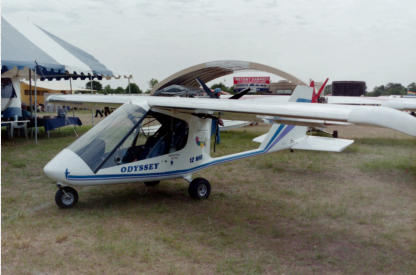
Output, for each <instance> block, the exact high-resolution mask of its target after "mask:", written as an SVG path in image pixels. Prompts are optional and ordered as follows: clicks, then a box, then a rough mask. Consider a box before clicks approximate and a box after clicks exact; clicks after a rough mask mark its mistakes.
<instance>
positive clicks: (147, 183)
mask: <svg viewBox="0 0 416 275" xmlns="http://www.w3.org/2000/svg"><path fill="white" fill-rule="evenodd" d="M159 182H160V181H158V180H156V181H148V182H145V183H144V185H146V186H147V187H152V186H156V185H158V184H159Z"/></svg>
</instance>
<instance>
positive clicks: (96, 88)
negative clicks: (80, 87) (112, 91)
mask: <svg viewBox="0 0 416 275" xmlns="http://www.w3.org/2000/svg"><path fill="white" fill-rule="evenodd" d="M91 83H92V89H93V90H94V91H97V92H98V91H101V90H102V89H103V85H101V83H100V82H98V81H95V80H93V81H88V82H87V84H85V89H89V90H91Z"/></svg>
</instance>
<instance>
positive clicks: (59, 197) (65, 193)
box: [55, 186, 78, 208]
mask: <svg viewBox="0 0 416 275" xmlns="http://www.w3.org/2000/svg"><path fill="white" fill-rule="evenodd" d="M55 202H56V204H57V205H58V206H59V208H71V207H73V206H74V205H75V204H77V202H78V192H77V190H75V189H74V188H72V187H69V186H65V187H62V188H59V189H58V191H56V194H55Z"/></svg>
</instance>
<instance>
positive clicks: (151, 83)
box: [149, 78, 159, 90]
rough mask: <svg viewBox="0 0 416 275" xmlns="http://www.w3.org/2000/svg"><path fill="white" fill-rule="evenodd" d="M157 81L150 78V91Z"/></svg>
mask: <svg viewBox="0 0 416 275" xmlns="http://www.w3.org/2000/svg"><path fill="white" fill-rule="evenodd" d="M157 83H159V81H158V80H157V79H156V78H152V79H150V80H149V86H150V90H151V89H153V88H154V87H155V86H156V84H157Z"/></svg>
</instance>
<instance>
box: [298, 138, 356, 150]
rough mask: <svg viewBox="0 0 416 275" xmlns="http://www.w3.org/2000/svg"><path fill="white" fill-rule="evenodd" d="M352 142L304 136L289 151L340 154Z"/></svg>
mask: <svg viewBox="0 0 416 275" xmlns="http://www.w3.org/2000/svg"><path fill="white" fill-rule="evenodd" d="M353 142H354V141H353V140H350V139H342V138H327V137H316V136H305V137H304V138H303V139H301V140H299V141H298V142H296V143H295V145H293V146H292V147H291V149H297V150H314V151H328V152H341V151H343V150H344V149H345V148H347V147H348V146H349V145H351V144H352V143H353Z"/></svg>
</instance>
